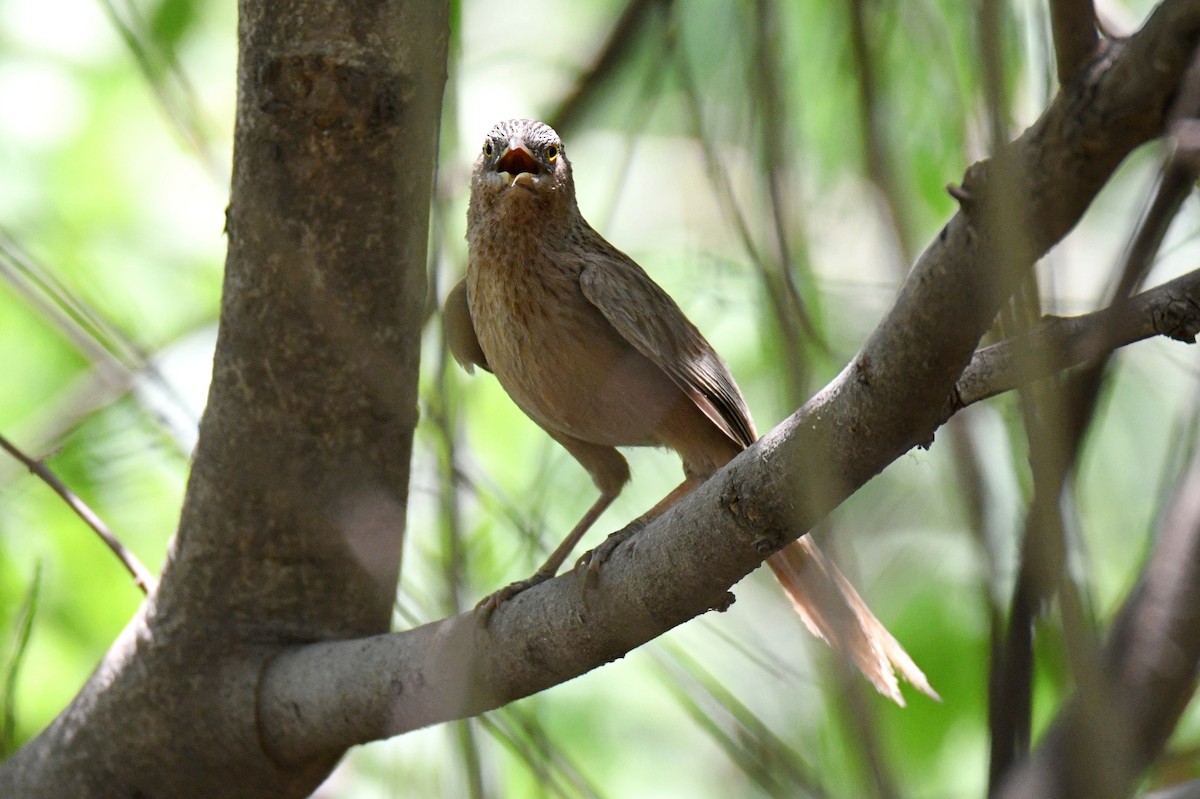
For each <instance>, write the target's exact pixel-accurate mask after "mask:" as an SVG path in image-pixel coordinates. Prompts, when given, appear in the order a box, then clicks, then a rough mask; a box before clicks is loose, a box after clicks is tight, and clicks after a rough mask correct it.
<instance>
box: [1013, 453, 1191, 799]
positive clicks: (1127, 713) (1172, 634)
mask: <svg viewBox="0 0 1200 799" xmlns="http://www.w3.org/2000/svg"><path fill="white" fill-rule="evenodd" d="M1159 532H1160V538H1159V541H1158V543H1157V545H1156V546H1155V549H1154V552H1153V554H1152V555H1151V558H1150V562H1149V563H1148V564H1147V566H1146V570H1145V572H1144V573H1143V575H1142V579H1141V580H1140V582H1139V583H1138V586H1137V587H1136V588H1135V589H1134V591H1133V592H1132V594H1131V595H1130V597H1129V599H1128V600H1127V601H1126V603H1125V606H1124V607H1123V608H1122V610H1121V613H1120V617H1119V619H1118V621H1117V624H1116V625H1115V627H1114V630H1113V634H1112V636H1111V637H1110V639H1109V641H1108V644H1107V646H1106V652H1105V655H1106V657H1105V663H1106V669H1105V673H1106V677H1107V678H1108V679H1107V680H1106V681H1105V682H1103V683H1101V684H1100V685H1099V686H1096V687H1095V688H1094V689H1093V690H1087V689H1084V690H1081V691H1080V692H1079V694H1078V695H1077V696H1076V697H1075V699H1074V700H1073V701H1072V702H1071V703H1070V704H1069V705H1068V707H1067V708H1066V709H1065V710H1064V711H1063V712H1062V713H1061V714H1060V715H1059V718H1058V720H1057V721H1056V722H1055V724H1054V725H1053V727H1052V728H1051V730H1050V732H1049V733H1047V735H1046V738H1045V740H1044V741H1043V743H1042V744H1041V745H1040V746H1039V748H1038V751H1037V753H1036V754H1035V756H1034V759H1033V761H1032V762H1031V763H1030V764H1029V765H1028V766H1027V767H1026V768H1025V769H1023V770H1022V771H1021V772H1019V773H1018V774H1017V775H1014V777H1013V778H1012V779H1011V780H1010V781H1009V782H1008V784H1007V786H1006V789H1005V790H1004V792H1003V796H1004V797H1005V798H1006V799H1018V798H1019V797H1030V799H1033V797H1039V798H1040V797H1049V796H1092V797H1098V799H1107V798H1108V797H1112V798H1113V799H1115V798H1116V797H1120V796H1127V795H1128V792H1129V789H1130V787H1131V786H1132V784H1133V780H1134V778H1135V777H1136V776H1137V774H1138V773H1140V772H1141V770H1142V769H1143V768H1145V767H1146V765H1147V764H1149V763H1150V762H1151V761H1152V760H1153V759H1154V758H1155V757H1156V756H1157V755H1158V753H1159V752H1160V751H1161V749H1162V747H1163V745H1164V744H1165V743H1166V740H1167V737H1168V736H1169V734H1170V732H1171V730H1173V729H1174V727H1175V724H1176V722H1177V721H1178V719H1179V716H1180V715H1181V714H1182V712H1183V709H1184V708H1185V707H1186V705H1187V703H1188V700H1189V699H1190V697H1191V695H1192V693H1193V691H1194V690H1195V683H1196V672H1195V664H1196V662H1197V660H1200V452H1197V453H1194V454H1193V460H1192V464H1191V466H1190V467H1189V469H1188V471H1187V473H1186V474H1185V475H1184V477H1183V478H1182V479H1181V480H1180V482H1179V484H1178V486H1177V487H1176V492H1175V498H1174V501H1173V502H1172V503H1171V506H1170V507H1169V509H1168V511H1167V513H1166V514H1165V515H1164V517H1163V521H1162V523H1161V527H1160V531H1159Z"/></svg>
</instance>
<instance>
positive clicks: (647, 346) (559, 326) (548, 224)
mask: <svg viewBox="0 0 1200 799" xmlns="http://www.w3.org/2000/svg"><path fill="white" fill-rule="evenodd" d="M467 242H468V247H469V252H470V256H469V263H468V267H467V276H466V278H464V279H463V280H462V281H460V282H459V283H458V284H457V285H456V286H455V287H454V289H453V290H452V291H451V292H450V294H449V296H448V297H447V298H446V305H445V311H444V316H443V324H444V326H445V332H446V340H447V343H448V345H449V348H450V351H451V353H452V354H453V355H454V357H455V359H456V360H457V361H458V362H459V363H460V364H462V366H463V367H464V368H465V369H466V370H467V371H468V372H471V371H473V367H475V366H479V367H482V368H483V369H486V370H488V371H490V372H492V373H494V374H495V375H496V378H497V379H498V380H499V381H500V385H501V386H503V387H504V390H505V391H507V392H508V395H509V396H510V397H512V399H513V401H514V402H515V403H516V404H517V406H518V407H520V408H521V410H522V411H524V412H525V413H526V414H527V415H528V416H529V417H530V418H531V419H533V421H535V422H537V423H538V425H539V426H541V428H542V429H543V430H545V431H546V432H547V433H549V434H550V436H551V437H552V438H553V439H554V440H555V441H557V442H558V443H559V444H561V445H562V446H563V447H564V448H565V449H566V450H567V452H569V453H571V455H572V456H573V457H574V458H575V459H576V460H577V461H579V463H580V464H581V465H582V466H583V467H584V468H585V469H587V471H588V473H589V474H590V475H591V477H592V480H593V481H594V482H595V484H596V487H597V488H598V489H600V497H599V499H597V500H596V502H595V504H594V505H592V507H591V508H590V509H589V510H588V511H587V513H586V514H584V516H583V518H582V519H581V520H580V521H579V523H578V524H576V525H575V528H574V529H573V530H571V532H570V534H568V535H567V537H566V538H565V539H564V540H563V542H562V544H560V545H559V547H558V548H557V549H556V550H555V551H554V553H553V554H552V555H551V556H550V557H549V559H548V560H547V561H546V563H545V564H544V565H543V566H542V567H541V568H540V569H538V570H537V572H535V573H534V575H533V576H532V577H530V578H529V579H527V580H522V581H519V582H517V583H513V584H512V585H510V586H508V587H507V588H504V589H502V590H500V591H498V592H497V593H495V594H493V595H491V596H490V597H488V598H486V599H484V600H483V601H482V602H481V603H480V605H479V608H480V610H481V611H482V612H483V613H484V614H490V613H491V612H492V610H494V609H495V608H496V607H498V606H499V605H500V604H502V603H503V602H504V601H506V600H507V599H509V598H510V597H511V596H513V595H515V594H517V593H519V592H520V591H523V590H525V589H526V588H529V587H530V586H533V585H536V584H537V583H540V582H542V581H544V580H547V579H549V578H551V577H553V576H554V575H555V574H556V573H557V572H558V569H559V567H560V566H562V563H563V561H564V560H565V559H566V558H567V556H568V555H569V554H570V552H571V550H572V549H574V547H575V545H576V544H577V543H578V542H579V539H580V538H581V537H582V536H583V534H584V533H585V532H586V531H587V530H588V528H589V527H591V525H592V524H593V523H594V522H595V521H596V519H597V517H599V516H600V514H601V513H603V512H604V510H605V509H606V508H607V507H608V506H609V505H610V504H611V503H612V501H613V500H614V499H616V497H617V495H618V494H619V493H620V492H621V489H622V487H624V485H625V483H627V482H628V481H629V466H628V464H627V463H626V462H625V458H624V457H623V456H622V455H621V454H620V453H619V452H618V451H617V447H669V448H671V449H673V450H675V451H676V452H677V453H678V454H679V457H680V458H681V459H682V461H683V471H684V475H685V479H684V481H683V483H682V484H681V485H680V486H679V487H678V488H676V489H675V490H674V491H672V492H671V493H670V494H669V495H668V496H667V497H666V498H664V499H663V500H662V501H660V502H659V503H658V504H657V505H655V506H654V508H652V509H651V510H650V511H649V512H647V513H646V514H645V515H643V516H642V517H640V518H639V519H638V520H637V521H638V522H647V521H649V520H650V519H652V518H654V517H656V516H658V515H659V514H661V513H663V512H664V511H665V510H666V509H667V508H669V507H670V506H671V505H672V504H674V503H675V502H677V501H678V500H679V499H680V498H681V497H683V496H684V495H685V494H686V493H687V492H689V491H691V490H692V489H693V488H695V487H696V486H697V485H699V484H700V483H701V482H703V481H704V480H706V479H707V478H708V477H709V476H711V475H712V474H713V473H715V472H716V471H717V470H718V469H720V468H721V467H722V466H724V465H725V464H726V463H728V462H729V460H730V459H732V458H733V457H734V456H735V455H737V454H738V453H739V452H741V451H742V450H743V449H745V448H746V447H748V446H750V445H751V444H752V443H754V441H755V440H756V439H757V438H758V433H757V432H756V431H755V429H754V422H753V421H752V420H751V418H750V411H749V410H748V409H747V407H746V402H745V400H744V399H743V398H742V395H741V392H740V391H739V390H738V387H737V384H736V383H734V381H733V376H732V375H731V374H730V372H729V367H727V366H726V365H725V362H724V361H723V360H722V359H721V357H720V356H719V355H717V353H716V351H715V350H714V349H713V348H712V346H711V345H709V343H708V342H707V341H706V340H705V339H704V337H703V336H702V335H701V334H700V332H699V331H698V330H697V329H696V327H695V326H694V325H693V324H692V323H691V322H690V321H689V320H688V319H687V317H685V316H684V315H683V312H682V311H680V310H679V306H678V305H676V304H675V302H674V300H672V299H671V298H670V297H669V296H668V295H667V293H666V292H665V291H663V290H662V289H661V288H660V287H659V286H658V285H657V284H656V283H655V282H654V281H653V280H651V279H650V277H649V276H648V275H647V274H646V273H645V272H644V271H643V270H642V268H641V267H640V266H638V265H637V264H636V263H634V262H633V260H632V259H630V258H629V257H628V256H626V255H625V254H624V253H622V252H621V251H619V250H617V249H616V248H615V247H613V246H612V245H611V244H609V243H608V242H607V241H605V240H604V238H603V237H601V236H600V234H599V233H597V232H596V231H595V230H593V229H592V228H591V226H590V225H588V223H587V222H586V221H585V220H584V218H583V216H582V215H581V214H580V213H579V207H578V205H577V204H576V201H575V184H574V180H573V178H572V176H571V165H570V162H568V161H567V156H566V152H565V151H564V150H563V145H562V142H561V141H560V140H559V137H558V134H556V133H555V132H554V130H553V129H551V128H550V127H549V126H548V125H545V124H543V123H541V122H535V121H532V120H527V119H513V120H508V121H506V122H501V123H499V124H497V125H496V126H495V127H494V128H492V130H491V132H490V133H488V135H487V138H486V139H485V140H484V143H483V151H482V152H481V153H480V155H479V158H478V160H477V161H476V162H475V169H474V172H473V174H472V178H471V201H470V206H469V208H468V210H467ZM637 527H638V524H637V523H635V524H633V525H630V527H629V528H626V529H627V530H632V529H636V528H637ZM620 540H621V539H620V538H619V537H617V538H610V539H609V541H607V542H605V544H604V545H602V547H601V548H600V549H598V550H597V552H596V553H595V554H594V555H593V556H592V558H591V560H590V562H589V564H588V568H589V570H595V569H597V568H599V564H600V563H601V562H602V561H603V560H604V558H605V557H606V554H607V552H609V551H610V550H611V548H612V547H613V546H615V545H616V544H617V543H619V541H620ZM767 562H768V563H769V564H770V566H771V569H772V570H773V571H774V572H775V576H776V577H777V578H778V579H779V581H780V583H782V584H783V588H784V591H785V592H786V593H787V595H788V597H789V598H790V599H791V601H792V604H793V606H794V607H795V609H796V611H797V612H798V613H799V614H800V618H801V619H803V620H804V623H805V624H806V625H807V626H808V628H809V629H810V630H811V631H812V632H813V633H814V634H815V635H817V636H818V637H820V638H822V639H824V640H825V641H827V642H829V644H830V645H832V646H833V647H834V648H835V649H836V650H838V651H839V652H842V653H844V655H845V656H846V657H848V658H849V659H850V660H851V661H852V662H853V663H854V664H855V665H856V666H857V667H858V668H859V669H860V670H861V671H862V672H863V674H865V675H866V677H867V678H868V679H869V680H870V681H871V682H872V683H873V684H874V685H875V687H876V688H877V689H878V690H879V691H880V693H882V694H884V695H886V696H889V697H891V698H892V699H894V700H895V701H896V702H898V703H900V704H903V703H904V702H903V698H902V697H901V694H900V690H899V686H898V685H897V679H896V675H895V673H894V672H893V666H894V667H895V668H896V669H898V670H899V671H900V673H901V674H902V675H903V676H904V677H905V678H906V679H907V680H908V681H909V682H910V683H912V684H913V685H914V686H916V687H917V688H918V689H920V690H921V691H923V692H925V693H926V694H928V695H930V696H932V697H935V698H936V697H937V694H936V693H934V691H933V689H932V688H930V687H929V683H928V682H927V681H926V679H925V675H924V674H922V673H921V670H920V669H919V668H917V666H916V664H914V663H913V661H912V659H911V658H909V656H908V654H907V653H906V652H905V651H904V649H903V648H902V647H901V646H900V644H899V643H898V642H897V641H896V639H895V638H893V637H892V636H891V634H890V633H889V632H888V631H887V630H886V629H885V628H884V626H883V625H882V624H881V623H880V622H879V620H878V619H876V618H875V616H874V615H873V614H872V613H871V611H870V610H869V609H868V608H867V606H866V604H865V603H864V602H863V600H862V598H861V597H859V595H858V593H857V592H856V591H855V590H854V588H853V587H852V586H851V585H850V583H849V582H848V581H847V580H846V578H845V577H844V576H843V575H842V574H841V572H839V571H838V570H837V568H836V566H834V564H833V563H832V562H830V561H829V559H828V558H826V557H825V555H824V554H822V553H821V551H820V550H819V549H818V548H817V545H816V543H815V542H814V541H813V540H812V538H811V537H810V536H804V537H802V538H800V539H799V540H798V541H795V542H793V543H791V544H789V545H788V546H786V547H784V548H783V549H782V550H781V551H779V552H777V553H776V554H774V555H772V556H771V557H770V559H768V561H767ZM484 619H485V622H486V619H487V615H485V617H484Z"/></svg>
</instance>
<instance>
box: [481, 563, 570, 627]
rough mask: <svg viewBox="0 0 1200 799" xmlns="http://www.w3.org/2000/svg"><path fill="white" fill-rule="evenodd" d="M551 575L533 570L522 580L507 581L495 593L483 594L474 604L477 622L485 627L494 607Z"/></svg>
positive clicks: (544, 580)
mask: <svg viewBox="0 0 1200 799" xmlns="http://www.w3.org/2000/svg"><path fill="white" fill-rule="evenodd" d="M553 576H554V575H552V574H545V573H543V572H534V574H533V576H532V577H528V578H526V579H524V580H517V581H516V582H515V583H509V584H508V585H506V586H504V587H503V588H501V589H500V590H499V591H497V592H496V593H494V594H489V595H488V596H485V597H484V598H483V599H481V600H479V603H478V604H477V605H475V613H476V615H477V616H478V618H479V623H480V624H481V625H482V626H484V627H486V626H487V623H488V622H489V621H490V620H491V618H492V613H494V612H495V611H496V608H498V607H500V606H501V605H503V604H504V603H505V602H507V601H508V600H510V599H512V598H513V597H515V596H516V595H517V594H519V593H521V592H522V591H527V590H529V589H530V588H533V587H534V586H535V585H540V584H541V583H544V582H546V581H547V580H549V579H550V578H551V577H553Z"/></svg>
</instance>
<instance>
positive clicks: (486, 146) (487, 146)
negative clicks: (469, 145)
mask: <svg viewBox="0 0 1200 799" xmlns="http://www.w3.org/2000/svg"><path fill="white" fill-rule="evenodd" d="M495 149H496V148H494V147H493V146H492V140H491V139H488V140H487V141H485V142H484V143H483V154H484V155H486V156H487V157H488V158H491V157H492V153H493V152H495Z"/></svg>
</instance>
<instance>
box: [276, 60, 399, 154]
mask: <svg viewBox="0 0 1200 799" xmlns="http://www.w3.org/2000/svg"><path fill="white" fill-rule="evenodd" d="M257 77H258V90H259V94H260V97H261V100H260V101H259V103H258V108H259V110H261V111H263V112H264V113H266V114H269V115H271V116H272V117H274V118H275V119H276V120H279V121H292V122H302V123H307V124H309V125H311V126H312V127H313V128H316V129H317V130H319V131H321V132H323V133H328V132H336V131H344V132H348V133H352V134H357V135H361V134H364V133H370V132H373V131H377V130H381V129H386V128H390V127H392V126H394V125H396V124H397V123H398V121H399V119H400V112H401V108H402V107H403V106H404V104H405V103H407V102H408V101H409V99H410V98H411V97H412V95H413V91H414V86H413V83H412V81H411V80H410V79H409V78H408V77H407V76H405V75H403V74H400V73H397V72H396V71H395V70H393V69H390V68H388V67H386V66H384V65H383V64H370V63H355V62H352V61H350V60H347V59H346V58H344V57H338V56H334V55H330V54H326V53H298V54H290V55H282V56H276V57H274V58H270V59H268V60H267V61H266V62H265V63H263V64H262V65H261V66H260V67H259V69H258V75H257Z"/></svg>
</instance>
